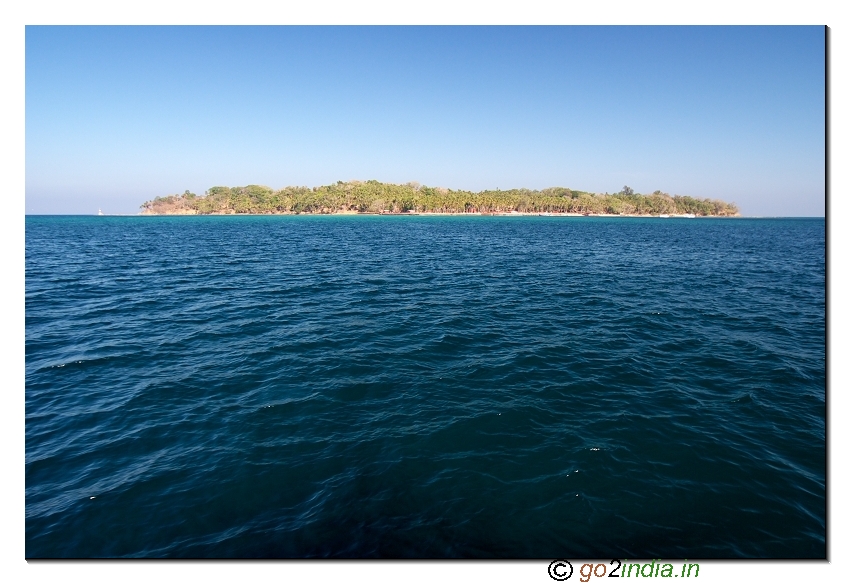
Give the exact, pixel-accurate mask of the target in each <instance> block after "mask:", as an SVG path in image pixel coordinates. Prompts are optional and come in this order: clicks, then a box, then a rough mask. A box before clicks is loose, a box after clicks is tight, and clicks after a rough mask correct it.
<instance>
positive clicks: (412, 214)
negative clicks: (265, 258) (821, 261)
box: [94, 211, 745, 219]
mask: <svg viewBox="0 0 850 583" xmlns="http://www.w3.org/2000/svg"><path fill="white" fill-rule="evenodd" d="M341 215H345V216H374V217H546V218H582V217H601V218H633V219H640V218H653V219H735V218H745V217H742V216H741V215H722V216H721V215H691V214H675V215H673V214H671V215H653V214H623V215H618V214H610V213H557V212H554V213H549V212H544V213H541V212H519V211H510V212H493V213H480V212H474V213H441V212H431V211H424V212H404V213H390V212H384V213H368V212H367V213H363V212H359V211H335V212H327V213H293V212H281V213H236V212H230V213H221V212H215V213H193V212H174V213H138V214H135V215H128V214H114V215H101V216H112V217H116V216H123V217H127V216H129V217H134V216H135V217H181V216H192V217H203V216H206V217H214V216H215V217H231V216H233V217H235V216H240V217H269V216H341ZM94 216H98V215H94Z"/></svg>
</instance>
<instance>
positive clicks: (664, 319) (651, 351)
mask: <svg viewBox="0 0 850 583" xmlns="http://www.w3.org/2000/svg"><path fill="white" fill-rule="evenodd" d="M824 280H825V265H824V221H823V219H727V220H720V219H716V220H712V219H695V220H686V219H668V220H664V219H650V218H647V219H626V218H618V219H606V218H596V217H588V218H549V217H527V218H526V217H523V218H514V217H504V218H501V217H369V216H328V217H322V216H269V217H27V219H26V554H27V557H31V558H35V557H420V558H422V557H439V558H442V557H501V558H525V557H534V558H557V557H590V556H593V557H617V558H630V557H669V558H688V559H699V558H708V557H824V556H825V553H826V546H825V534H826V531H825V521H826V518H825V517H826V512H825V505H826V496H825V463H826V462H825V368H826V367H825V285H824Z"/></svg>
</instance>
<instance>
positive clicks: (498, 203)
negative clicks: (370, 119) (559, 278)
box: [141, 180, 740, 217]
mask: <svg viewBox="0 0 850 583" xmlns="http://www.w3.org/2000/svg"><path fill="white" fill-rule="evenodd" d="M141 214H143V215H229V214H254V215H263V214H480V215H529V214H533V215H544V216H659V217H674V216H684V217H732V216H739V215H740V213H739V212H738V207H737V206H736V205H735V204H734V203H730V202H724V201H722V200H715V199H708V198H694V197H690V196H679V195H672V196H671V195H669V194H667V193H666V192H661V191H660V190H656V191H655V192H653V193H652V194H640V193H637V192H634V191H633V190H632V189H631V188H629V187H628V186H624V187H623V189H622V190H621V191H620V192H616V193H612V194H608V193H607V192H606V193H592V192H584V191H581V190H572V189H570V188H563V187H552V188H545V189H543V190H529V189H526V188H519V189H513V190H484V191H481V192H470V191H466V190H451V189H448V188H441V187H430V186H423V185H421V184H419V183H417V182H408V183H406V184H389V183H382V182H378V181H377V180H367V181H359V180H351V181H348V182H343V181H339V182H337V183H336V184H330V185H327V186H316V187H312V188H311V187H307V186H287V187H285V188H281V189H279V190H275V189H272V188H269V187H267V186H258V185H253V184H252V185H248V186H235V187H229V186H214V187H212V188H210V189H209V190H207V191H206V192H205V193H204V194H203V195H199V194H195V193H192V192H189V191H188V190H187V191H185V192H184V193H183V194H172V195H170V196H164V197H162V196H158V197H156V198H154V199H153V200H150V201H147V202H145V203H144V204H142V205H141Z"/></svg>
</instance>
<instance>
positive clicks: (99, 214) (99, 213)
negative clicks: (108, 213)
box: [97, 209, 103, 217]
mask: <svg viewBox="0 0 850 583" xmlns="http://www.w3.org/2000/svg"><path fill="white" fill-rule="evenodd" d="M97 216H99V217H102V216H103V211H102V210H100V209H97Z"/></svg>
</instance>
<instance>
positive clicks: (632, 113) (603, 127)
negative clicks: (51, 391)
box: [26, 26, 825, 216]
mask: <svg viewBox="0 0 850 583" xmlns="http://www.w3.org/2000/svg"><path fill="white" fill-rule="evenodd" d="M824 95H825V90H824V30H823V28H822V27H820V26H810V27H795V26H779V27H675V26H667V27H569V26H567V27H563V26H556V27H504V26H499V27H465V26H458V27H198V26H193V27H76V26H70V27H53V26H50V27H47V26H28V27H27V29H26V212H27V213H58V214H62V213H72V214H77V213H79V214H91V213H94V212H96V211H97V209H98V208H102V209H103V211H104V212H106V213H135V212H138V207H139V205H140V204H141V203H142V202H144V201H145V200H148V199H150V198H153V197H154V196H158V195H166V194H171V193H176V192H183V191H184V190H186V189H188V190H192V191H194V192H197V193H203V192H204V190H206V189H207V188H209V187H211V186H215V185H228V186H236V185H244V184H265V185H268V186H271V187H275V188H279V187H283V186H287V185H308V186H317V185H321V184H328V183H331V182H336V181H337V180H350V179H360V180H368V179H376V180H380V181H383V182H398V183H401V182H408V181H411V180H416V181H419V182H421V183H423V184H428V185H432V186H444V187H448V188H462V189H469V190H481V189H485V188H502V189H508V188H515V187H528V188H545V187H548V186H567V187H570V188H575V189H581V190H590V191H594V192H606V191H607V192H614V191H617V190H620V189H621V188H622V187H623V185H629V186H631V187H632V188H633V189H635V190H636V191H638V192H652V191H654V190H656V189H660V190H662V191H665V192H669V193H671V194H687V195H691V196H697V197H710V198H720V199H724V200H728V201H734V202H736V203H738V205H739V207H740V208H741V211H742V213H743V214H744V215H748V216H823V215H824V206H825V205H824V196H825V187H824V178H825V168H824V164H825V151H824V136H825V130H824V121H825V120H824V115H825V107H824Z"/></svg>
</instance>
